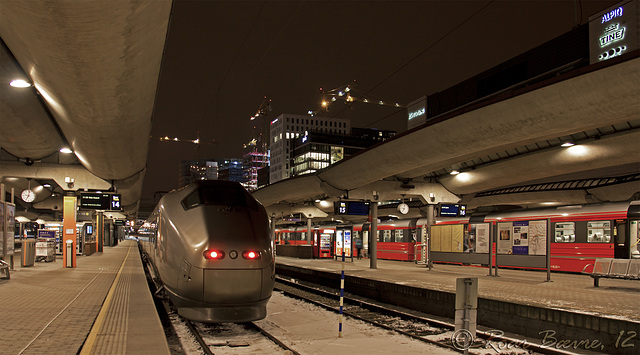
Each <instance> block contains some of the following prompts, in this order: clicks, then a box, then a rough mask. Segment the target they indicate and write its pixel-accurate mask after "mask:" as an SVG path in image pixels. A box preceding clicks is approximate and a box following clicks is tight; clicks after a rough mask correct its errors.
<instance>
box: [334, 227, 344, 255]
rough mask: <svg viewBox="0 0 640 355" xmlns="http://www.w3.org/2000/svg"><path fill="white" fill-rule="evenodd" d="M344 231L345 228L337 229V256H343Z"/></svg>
mask: <svg viewBox="0 0 640 355" xmlns="http://www.w3.org/2000/svg"><path fill="white" fill-rule="evenodd" d="M342 232H343V230H341V229H338V230H336V256H342V238H343V237H342Z"/></svg>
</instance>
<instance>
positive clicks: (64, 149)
mask: <svg viewBox="0 0 640 355" xmlns="http://www.w3.org/2000/svg"><path fill="white" fill-rule="evenodd" d="M60 153H64V154H71V153H73V150H71V149H69V148H67V147H64V148H61V149H60Z"/></svg>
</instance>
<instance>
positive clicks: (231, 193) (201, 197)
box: [182, 185, 258, 210]
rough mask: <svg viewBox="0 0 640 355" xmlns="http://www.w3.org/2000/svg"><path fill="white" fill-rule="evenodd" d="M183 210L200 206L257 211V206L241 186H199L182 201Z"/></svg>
mask: <svg viewBox="0 0 640 355" xmlns="http://www.w3.org/2000/svg"><path fill="white" fill-rule="evenodd" d="M182 205H183V206H184V208H185V209H190V208H194V207H197V206H200V205H216V206H229V207H246V208H251V209H255V210H257V209H258V204H257V203H256V201H255V200H254V199H253V197H251V195H249V194H248V193H247V192H246V191H245V190H244V188H242V187H241V186H229V185H227V186H225V185H221V186H200V187H199V188H198V189H197V190H195V191H193V192H192V193H191V194H189V196H187V197H185V199H184V200H182Z"/></svg>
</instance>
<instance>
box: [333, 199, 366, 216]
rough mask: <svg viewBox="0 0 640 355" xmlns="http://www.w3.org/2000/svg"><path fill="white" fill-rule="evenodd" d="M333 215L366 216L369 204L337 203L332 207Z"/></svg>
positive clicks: (356, 202) (354, 202) (358, 202)
mask: <svg viewBox="0 0 640 355" xmlns="http://www.w3.org/2000/svg"><path fill="white" fill-rule="evenodd" d="M333 209H334V212H335V214H337V215H350V216H368V215H369V202H362V201H337V202H335V203H334V205H333Z"/></svg>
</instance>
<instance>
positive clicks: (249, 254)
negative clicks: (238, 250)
mask: <svg viewBox="0 0 640 355" xmlns="http://www.w3.org/2000/svg"><path fill="white" fill-rule="evenodd" d="M242 257H243V258H245V259H248V260H258V259H260V252H259V251H257V250H245V251H244V252H243V253H242Z"/></svg>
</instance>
